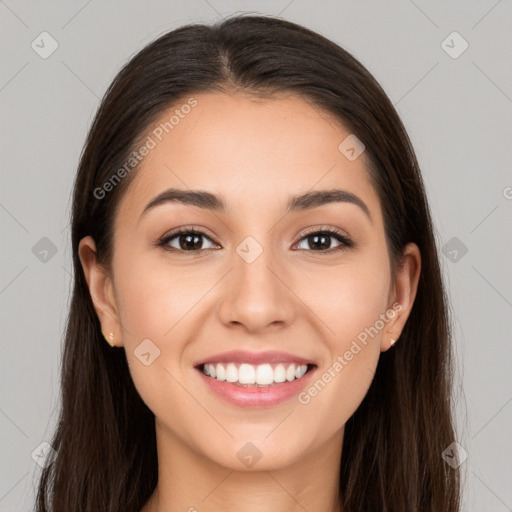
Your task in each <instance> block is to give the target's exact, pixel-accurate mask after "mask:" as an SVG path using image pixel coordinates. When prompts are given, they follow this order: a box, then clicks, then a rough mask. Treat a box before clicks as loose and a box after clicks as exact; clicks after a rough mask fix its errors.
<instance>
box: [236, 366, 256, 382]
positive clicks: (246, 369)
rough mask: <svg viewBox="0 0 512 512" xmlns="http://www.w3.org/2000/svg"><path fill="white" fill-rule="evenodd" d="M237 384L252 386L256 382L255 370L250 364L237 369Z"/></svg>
mask: <svg viewBox="0 0 512 512" xmlns="http://www.w3.org/2000/svg"><path fill="white" fill-rule="evenodd" d="M238 382H240V384H254V383H255V382H256V370H255V369H254V366H252V365H250V364H241V365H240V368H238Z"/></svg>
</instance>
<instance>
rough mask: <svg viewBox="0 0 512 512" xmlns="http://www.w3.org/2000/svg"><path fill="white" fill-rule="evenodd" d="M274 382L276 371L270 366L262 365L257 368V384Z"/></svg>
mask: <svg viewBox="0 0 512 512" xmlns="http://www.w3.org/2000/svg"><path fill="white" fill-rule="evenodd" d="M273 382H274V370H272V366H270V365H269V364H260V365H259V366H258V367H257V368H256V383H257V384H272V383H273Z"/></svg>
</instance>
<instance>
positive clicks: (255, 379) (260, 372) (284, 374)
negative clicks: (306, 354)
mask: <svg viewBox="0 0 512 512" xmlns="http://www.w3.org/2000/svg"><path fill="white" fill-rule="evenodd" d="M307 369H308V367H307V365H305V364H303V365H296V364H285V363H279V364H277V365H275V367H274V368H272V365H270V364H268V363H266V364H260V365H257V366H255V365H252V364H247V363H241V364H240V365H237V364H235V363H227V364H226V363H217V364H205V365H204V367H203V373H204V374H205V375H209V376H210V377H212V378H214V379H217V380H220V381H223V380H225V381H227V382H233V383H238V384H241V385H246V386H247V385H251V384H256V385H258V386H270V385H272V384H273V383H280V382H285V381H288V382H291V381H293V380H295V379H300V378H301V377H303V376H304V374H305V373H306V372H307Z"/></svg>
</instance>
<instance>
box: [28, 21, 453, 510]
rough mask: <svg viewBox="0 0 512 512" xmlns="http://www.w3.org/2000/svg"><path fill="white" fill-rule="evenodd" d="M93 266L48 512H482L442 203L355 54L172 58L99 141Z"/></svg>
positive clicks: (77, 319) (299, 32) (90, 208)
mask: <svg viewBox="0 0 512 512" xmlns="http://www.w3.org/2000/svg"><path fill="white" fill-rule="evenodd" d="M72 247H73V262H74V271H75V274H74V277H75V281H74V290H73V295H72V302H71V308H70V313H69V318H68V324H67V330H66V344H65V350H64V355H63V368H62V410H61V416H60V421H59V425H58V429H57V432H56V433H55V437H54V439H53V441H52V445H53V447H54V449H55V450H56V451H57V455H56V458H55V460H54V461H53V462H52V464H50V465H49V466H48V467H47V468H46V469H45V470H44V471H43V474H42V478H41V482H40V486H39V493H38V500H37V510H38V511H39V512H42V511H46V510H52V511H55V512H61V511H62V512H63V511H70V510H73V511H78V510H84V511H107V510H108V511H123V512H126V511H136V512H139V511H141V510H142V511H143V512H160V511H164V510H165V511H174V510H190V511H192V510H198V511H201V510H210V511H213V510H215V511H217V510H222V511H231V510H235V509H236V510H258V511H263V510H273V511H275V510H279V511H295V510H309V511H326V512H331V511H340V510H342V511H344V512H348V511H356V512H359V511H363V510H364V511H371V512H373V511H401V512H411V511H418V512H427V511H431V512H434V511H436V512H438V511H440V510H443V511H445V512H455V511H458V510H459V473H458V469H457V468H456V467H455V468H452V466H450V465H447V464H446V463H445V462H444V460H443V458H442V456H441V455H442V452H443V450H445V449H446V448H447V447H448V446H449V445H450V444H451V443H452V442H453V441H454V438H455V436H454V428H453V419H452V405H451V402H450V400H451V398H450V390H451V347H450V329H449V321H448V313H447V304H446V298H445V292H444V288H443V283H442V279H441V275H440V269H439V263H438V259H437V251H436V244H435V239H434V236H433V227H432V221H431V217H430V212H429V207H428V203H427V199H426V197H425V190H424V186H423V182H422V178H421V174H420V170H419V167H418V163H417V160H416V157H415V154H414V150H413V148H412V146H411V143H410V141H409V138H408V136H407V134H406V131H405V129H404V127H403V125H402V123H401V121H400V119H399V117H398V115H397V113H396V111H395V110H394V108H393V106H392V104H391V102H390V101H389V99H388V98H387V96H386V94H385V93H384V91H383V90H382V89H381V87H380V86H379V85H378V83H377V82H376V81H375V79H374V78H373V77H372V76H371V75H370V74H369V72H368V71H367V70H366V69H365V68H364V67H363V66H362V65H361V64H360V63H359V62H358V61H357V60H355V59H354V57H352V56H351V55H350V54H349V53H347V52H346V51H345V50H343V49H342V48H340V47H339V46H337V45H336V44H334V43H333V42H330V41H329V40H327V39H325V38H323V37H322V36H320V35H318V34H316V33H314V32H312V31H310V30H308V29H306V28H303V27H301V26H298V25H296V24H293V23H290V22H287V21H283V20H280V19H276V18H271V17H263V16H248V15H242V16H236V17H232V18H229V19H227V20H224V21H222V22H220V23H218V24H216V25H214V26H212V27H210V26H205V25H199V24H197V25H190V26H185V27H182V28H179V29H177V30H174V31H172V32H169V33H167V34H165V35H163V36H162V37H160V38H159V39H157V40H156V41H154V42H153V43H151V44H149V45H148V46H147V47H146V48H144V49H143V50H142V51H140V52H139V53H138V54H137V55H136V56H135V57H133V58H132V59H131V60H130V62H129V63H128V64H127V65H126V66H125V67H124V69H123V70H122V71H121V72H120V73H119V74H118V76H117V77H116V78H115V80H114V82H113V83H112V85H111V86H110V88H109V90H108V91H107V93H106V96H105V98H104V99H103V101H102V103H101V105H100V108H99V111H98V113H97V115H96V118H95V120H94V123H93V125H92V128H91V130H90V133H89V136H88V138H87V142H86V145H85V149H84V152H83V154H82V157H81V161H80V166H79V169H78V175H77V178H76V182H75V188H74V202H73V212H72ZM105 340H106V341H107V342H108V344H107V343H106V342H105Z"/></svg>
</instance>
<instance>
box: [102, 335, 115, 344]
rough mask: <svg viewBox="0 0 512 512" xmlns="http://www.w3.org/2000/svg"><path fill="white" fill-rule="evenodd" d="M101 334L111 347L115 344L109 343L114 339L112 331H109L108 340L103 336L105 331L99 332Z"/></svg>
mask: <svg viewBox="0 0 512 512" xmlns="http://www.w3.org/2000/svg"><path fill="white" fill-rule="evenodd" d="M101 334H103V337H104V338H105V341H106V342H107V343H108V344H109V345H110V346H111V347H115V345H114V344H113V343H111V341H114V333H113V332H111V333H109V335H108V337H109V338H110V341H109V340H108V338H107V337H106V336H105V333H103V332H102V333H101Z"/></svg>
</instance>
